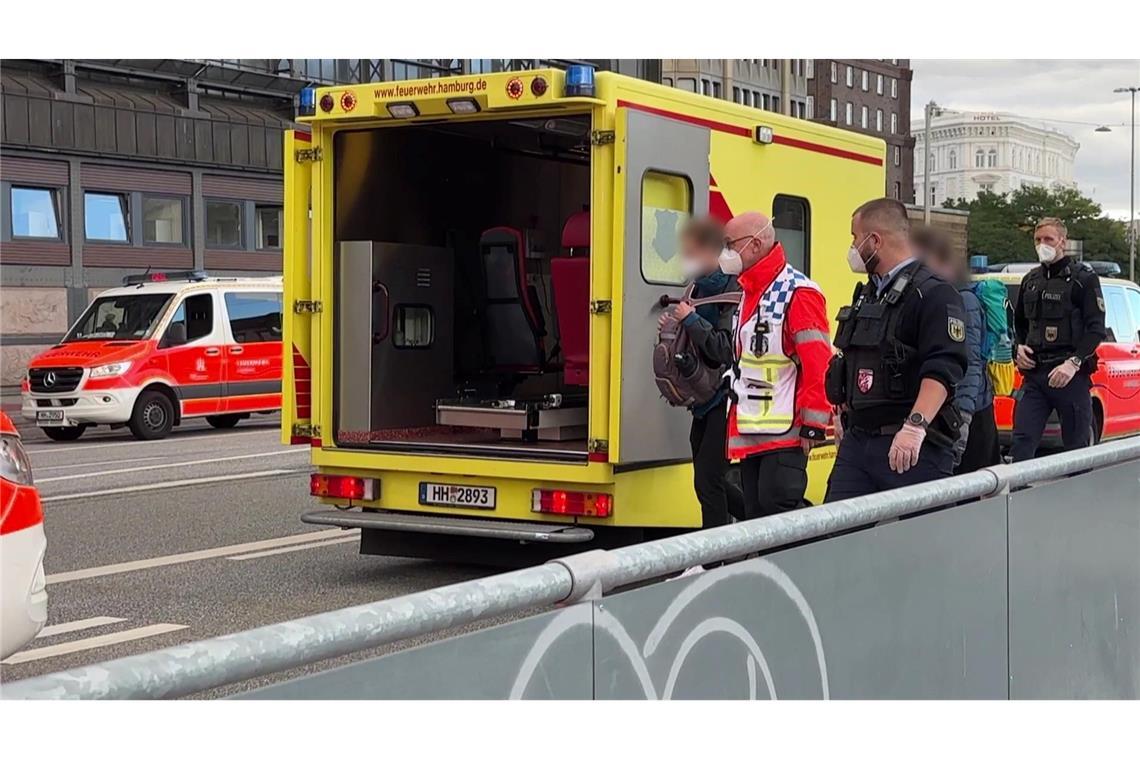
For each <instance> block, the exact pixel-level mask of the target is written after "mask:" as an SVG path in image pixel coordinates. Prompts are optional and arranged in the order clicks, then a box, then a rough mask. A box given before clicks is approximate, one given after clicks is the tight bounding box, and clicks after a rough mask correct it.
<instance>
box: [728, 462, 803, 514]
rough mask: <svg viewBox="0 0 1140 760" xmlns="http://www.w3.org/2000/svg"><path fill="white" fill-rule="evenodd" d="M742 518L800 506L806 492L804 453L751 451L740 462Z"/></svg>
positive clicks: (774, 512) (775, 512)
mask: <svg viewBox="0 0 1140 760" xmlns="http://www.w3.org/2000/svg"><path fill="white" fill-rule="evenodd" d="M740 479H741V484H742V485H743V487H744V519H746V520H751V519H753V518H756V517H767V516H768V515H775V514H779V513H780V512H787V511H789V510H792V509H799V508H800V507H803V506H806V505H805V504H804V492H805V491H807V454H805V453H804V452H803V449H801V448H800V447H799V446H796V447H795V448H787V449H776V450H774V451H765V452H764V453H762V454H753V455H752V456H750V457H746V458H745V459H744V460H743V461H741V463H740Z"/></svg>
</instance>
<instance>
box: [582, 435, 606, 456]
mask: <svg viewBox="0 0 1140 760" xmlns="http://www.w3.org/2000/svg"><path fill="white" fill-rule="evenodd" d="M609 450H610V442H609V441H607V440H606V439H605V438H591V439H590V440H589V441H588V442H587V443H586V451H587V452H589V453H591V454H605V453H606V452H608V451H609Z"/></svg>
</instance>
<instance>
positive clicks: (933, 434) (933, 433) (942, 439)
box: [851, 423, 954, 449]
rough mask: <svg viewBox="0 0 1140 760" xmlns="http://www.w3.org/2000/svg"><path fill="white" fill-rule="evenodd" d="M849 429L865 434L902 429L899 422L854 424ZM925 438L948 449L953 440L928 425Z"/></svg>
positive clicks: (891, 433)
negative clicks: (868, 424)
mask: <svg viewBox="0 0 1140 760" xmlns="http://www.w3.org/2000/svg"><path fill="white" fill-rule="evenodd" d="M851 429H852V430H855V431H858V432H860V433H864V434H865V435H894V434H895V433H897V432H899V431H900V430H902V429H903V426H902V424H901V423H900V424H898V425H880V426H879V427H861V426H859V425H855V426H854V427H852V428H851ZM926 440H928V441H930V442H931V443H932V444H934V445H935V446H938V447H939V448H943V449H950V448H953V447H954V441H953V440H951V439H950V436H948V435H946V434H945V433H943V432H941V431H939V430H934V429H933V428H930V427H927V428H926Z"/></svg>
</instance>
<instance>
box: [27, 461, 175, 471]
mask: <svg viewBox="0 0 1140 760" xmlns="http://www.w3.org/2000/svg"><path fill="white" fill-rule="evenodd" d="M164 458H165V457H138V458H137V459H116V460H115V464H127V463H128V462H151V461H154V460H155V459H164ZM104 464H106V462H80V463H79V464H53V465H48V466H47V467H38V466H37V467H33V468H32V471H33V472H35V473H41V472H46V471H48V470H74V469H76V468H78V467H99V466H100V465H104ZM93 474H98V473H93Z"/></svg>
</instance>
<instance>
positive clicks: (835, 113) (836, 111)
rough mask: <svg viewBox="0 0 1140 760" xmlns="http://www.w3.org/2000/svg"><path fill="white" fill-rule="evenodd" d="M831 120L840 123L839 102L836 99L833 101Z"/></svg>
mask: <svg viewBox="0 0 1140 760" xmlns="http://www.w3.org/2000/svg"><path fill="white" fill-rule="evenodd" d="M831 120H832V121H833V122H836V123H838V122H839V101H838V100H836V99H835V98H832V99H831Z"/></svg>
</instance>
